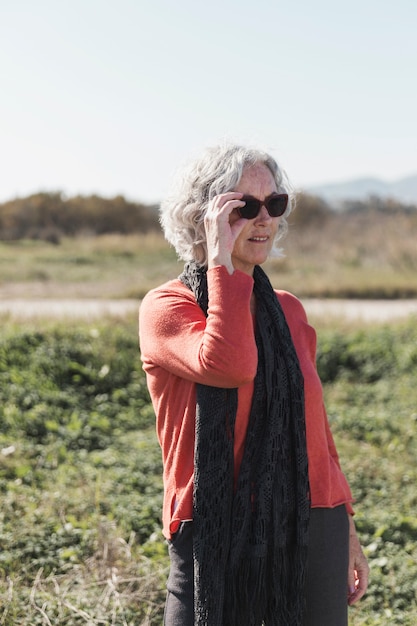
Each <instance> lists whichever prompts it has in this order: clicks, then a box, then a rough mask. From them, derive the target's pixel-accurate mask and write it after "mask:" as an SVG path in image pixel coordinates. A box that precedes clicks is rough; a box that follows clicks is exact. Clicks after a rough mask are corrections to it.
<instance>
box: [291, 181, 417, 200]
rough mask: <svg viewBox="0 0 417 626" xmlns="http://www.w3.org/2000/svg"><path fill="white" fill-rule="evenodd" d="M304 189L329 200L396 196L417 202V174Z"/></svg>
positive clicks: (396, 197)
mask: <svg viewBox="0 0 417 626" xmlns="http://www.w3.org/2000/svg"><path fill="white" fill-rule="evenodd" d="M302 191H305V192H307V193H311V194H313V195H315V196H320V197H321V198H324V199H325V200H327V201H328V202H332V203H334V202H338V201H343V200H362V199H366V198H368V197H369V196H379V197H380V198H394V199H395V200H398V201H400V202H402V203H405V204H417V174H415V175H413V176H407V177H406V178H401V179H399V180H396V181H393V182H387V181H384V180H380V179H378V178H356V179H353V180H347V181H344V182H340V183H328V184H323V185H314V186H312V187H308V188H304V189H303V190H302Z"/></svg>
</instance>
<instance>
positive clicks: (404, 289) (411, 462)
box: [0, 214, 417, 626]
mask: <svg viewBox="0 0 417 626" xmlns="http://www.w3.org/2000/svg"><path fill="white" fill-rule="evenodd" d="M415 239H416V220H415V216H414V215H397V216H394V215H377V216H376V215H374V216H372V215H371V214H369V215H367V216H360V215H349V216H348V215H345V216H338V217H337V218H336V217H335V218H334V219H333V218H331V217H330V218H327V219H326V220H325V221H324V222H323V223H322V224H320V225H319V226H318V225H317V224H316V225H312V226H311V227H308V228H307V227H304V228H302V229H299V228H297V224H296V223H294V224H293V225H290V232H289V235H288V237H287V239H286V240H285V241H284V242H283V247H284V251H285V255H286V256H285V257H284V258H282V259H277V260H270V261H268V262H267V264H266V269H267V272H268V274H269V275H270V277H271V280H272V283H273V285H274V286H275V287H277V288H283V289H289V290H290V291H292V292H294V293H295V294H296V295H298V296H299V297H301V298H307V297H332V298H346V297H350V298H378V299H380V298H382V299H384V298H414V297H417V249H416V248H417V247H416V245H415ZM181 269H182V263H179V262H178V261H177V259H176V256H175V253H174V251H173V250H172V249H171V248H170V247H169V246H168V244H167V243H166V242H165V241H164V239H163V237H162V235H160V234H156V233H155V234H150V235H146V236H144V235H133V234H132V235H125V236H121V235H105V236H98V237H76V238H62V239H61V240H60V243H58V244H52V243H46V242H44V241H42V242H41V241H32V240H23V241H20V242H0V298H1V299H7V298H11V299H12V298H19V299H20V298H23V299H31V298H39V297H40V298H51V299H55V298H58V299H64V298H65V299H67V298H97V299H104V298H106V299H108V298H114V299H125V298H129V299H130V298H132V299H134V300H138V301H139V300H140V299H141V298H142V297H143V295H144V294H145V293H146V292H147V291H148V290H149V289H150V288H152V287H154V286H155V285H157V284H160V283H162V282H163V281H165V280H168V279H169V278H173V277H175V276H177V275H178V274H179V273H180V272H181ZM0 321H1V327H2V332H1V334H0V426H1V428H0V494H1V501H2V506H1V507H0V626H16V625H17V624H19V626H20V625H21V626H51V625H52V626H55V625H56V626H58V625H64V624H65V625H66V626H78V625H80V626H81V625H84V624H89V625H91V626H92V625H104V626H160V624H161V623H162V613H163V604H164V595H165V591H164V585H165V578H166V575H167V568H168V559H167V550H166V545H165V542H164V541H163V538H162V535H161V531H160V529H161V519H160V515H161V503H162V500H161V498H162V481H161V457H160V451H159V448H158V445H157V442H156V437H155V430H154V415H153V410H152V406H151V404H150V402H149V396H148V392H147V389H146V384H145V379H144V375H143V372H142V368H141V361H140V354H139V349H138V339H137V331H138V329H137V315H133V314H132V315H130V314H129V315H127V316H126V317H117V318H111V317H103V318H102V319H95V320H90V321H89V320H83V321H78V320H77V321H72V322H70V323H68V321H65V322H64V321H54V320H51V319H47V318H45V319H43V318H39V317H38V318H36V320H35V319H34V320H26V321H25V322H22V320H14V319H13V317H12V316H7V315H4V316H3V317H1V318H0ZM312 321H313V323H314V325H315V326H316V327H317V330H318V338H319V352H318V367H319V371H320V375H321V377H322V380H323V382H324V388H325V396H326V403H327V408H328V412H329V418H330V420H331V423H332V428H333V432H334V435H335V439H336V442H337V445H338V449H339V452H340V456H341V461H342V465H343V467H344V470H345V472H346V474H347V476H348V479H349V482H350V483H351V486H352V490H353V492H354V495H355V497H356V499H357V502H356V504H355V508H356V512H357V515H356V523H357V527H358V530H359V533H360V535H361V537H362V542H363V545H364V549H365V552H366V554H367V556H368V559H369V561H370V565H371V584H370V588H369V592H368V594H367V596H366V597H365V598H364V599H363V601H362V602H361V603H360V604H359V605H358V606H357V607H355V608H352V609H350V626H391V625H396V624H403V625H405V626H415V624H416V615H417V548H416V546H417V521H416V520H417V491H416V488H415V485H416V483H417V469H416V458H417V438H416V436H417V386H416V384H415V381H416V376H417V330H416V329H417V325H416V321H417V320H416V318H413V317H410V318H409V320H407V321H404V322H402V323H399V322H398V323H397V322H396V323H389V324H382V323H378V324H376V323H372V324H371V323H366V324H365V323H364V322H358V321H356V322H352V321H349V320H346V319H342V318H340V319H335V318H332V319H329V320H327V319H326V318H324V317H322V316H320V317H318V318H317V319H313V320H312Z"/></svg>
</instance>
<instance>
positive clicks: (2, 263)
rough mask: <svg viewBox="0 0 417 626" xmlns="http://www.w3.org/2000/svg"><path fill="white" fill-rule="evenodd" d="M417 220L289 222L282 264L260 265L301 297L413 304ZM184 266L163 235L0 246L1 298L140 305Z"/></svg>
mask: <svg viewBox="0 0 417 626" xmlns="http://www.w3.org/2000/svg"><path fill="white" fill-rule="evenodd" d="M416 232H417V213H416V214H414V213H411V214H407V213H399V214H389V213H388V214H384V213H377V212H372V211H368V212H365V213H364V214H340V215H339V214H334V215H331V216H329V217H327V218H326V219H325V220H324V221H322V222H313V223H312V224H307V225H299V224H292V223H290V229H289V235H288V237H287V238H286V239H285V240H284V242H283V247H284V252H285V257H284V258H282V259H275V260H269V261H268V262H267V264H266V265H265V267H266V270H267V272H268V275H269V276H270V278H271V282H272V284H273V285H274V287H276V288H281V289H287V290H289V291H292V292H294V293H295V294H296V295H298V296H299V297H304V298H305V297H333V298H346V297H349V298H374V299H375V298H376V299H380V298H414V297H417V246H416V245H415V237H416V235H415V234H416ZM181 269H182V263H179V262H178V261H177V259H176V255H175V252H174V250H173V249H172V248H170V247H169V246H168V244H167V243H166V242H165V241H164V239H163V237H162V235H161V234H157V233H155V234H150V235H146V236H145V235H125V236H121V235H104V236H101V237H78V238H66V239H65V238H64V239H62V240H61V243H60V244H59V245H54V244H48V243H46V242H43V241H32V240H23V241H19V242H0V297H3V298H7V297H24V298H30V297H46V298H62V297H66V298H68V297H81V298H84V297H93V298H135V299H138V298H139V299H140V298H142V297H143V295H144V294H145V293H146V292H147V291H148V290H149V289H150V288H151V287H153V286H155V285H157V284H160V283H162V282H164V281H165V280H167V279H169V278H173V277H175V276H177V275H178V274H179V273H180V272H181Z"/></svg>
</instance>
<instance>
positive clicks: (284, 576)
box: [180, 263, 310, 626]
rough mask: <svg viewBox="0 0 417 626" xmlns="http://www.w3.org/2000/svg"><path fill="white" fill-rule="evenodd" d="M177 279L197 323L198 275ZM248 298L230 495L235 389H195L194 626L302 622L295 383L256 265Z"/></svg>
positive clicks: (301, 489) (300, 398)
mask: <svg viewBox="0 0 417 626" xmlns="http://www.w3.org/2000/svg"><path fill="white" fill-rule="evenodd" d="M180 280H181V281H182V282H183V283H184V284H185V285H187V286H188V287H189V288H190V289H191V290H192V291H193V292H194V294H195V297H196V300H197V302H198V304H199V305H200V307H201V308H202V310H203V311H204V313H205V314H206V315H207V310H208V304H209V303H208V290H207V277H206V272H205V271H204V270H203V269H201V268H198V267H197V266H196V265H195V264H194V263H189V264H187V265H186V266H185V268H184V272H183V274H181V276H180ZM254 293H255V297H256V331H255V337H256V344H257V348H258V371H257V374H256V378H255V383H254V394H253V401H252V408H251V412H250V417H249V424H248V430H247V435H246V442H245V451H244V455H243V459H242V463H241V467H240V472H239V477H238V481H237V486H236V489H234V487H233V471H234V458H233V440H234V425H235V417H236V410H237V389H223V388H220V387H210V386H206V385H202V384H197V412H196V433H195V434H196V437H195V451H194V453H195V459H194V496H193V498H194V500H193V551H194V624H195V626H261V625H262V624H264V625H265V626H299V625H300V624H301V623H302V613H303V604H304V601H303V597H304V593H303V587H304V573H305V564H306V557H307V543H308V521H309V510H310V503H309V484H308V470H307V451H306V440H305V421H304V381H303V377H302V373H301V370H300V366H299V362H298V358H297V355H296V352H295V348H294V345H293V342H292V339H291V335H290V331H289V329H288V326H287V323H286V320H285V316H284V313H283V311H282V309H281V306H280V304H279V302H278V299H277V297H276V294H275V292H274V290H273V288H272V286H271V283H270V282H269V279H268V278H267V276H266V274H265V273H264V272H263V270H262V269H261V268H260V267H259V266H256V267H255V270H254ZM224 314H225V315H227V311H225V312H224ZM242 341H245V338H244V337H242Z"/></svg>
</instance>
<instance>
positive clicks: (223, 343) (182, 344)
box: [139, 266, 258, 388]
mask: <svg viewBox="0 0 417 626" xmlns="http://www.w3.org/2000/svg"><path fill="white" fill-rule="evenodd" d="M207 282H208V295H209V308H208V315H207V317H206V316H205V315H204V313H203V311H202V310H201V308H200V307H199V306H198V304H197V302H196V300H195V297H194V294H193V293H192V292H191V291H190V290H189V289H188V288H187V287H185V286H184V285H183V284H182V283H181V282H180V281H178V280H177V281H171V282H170V283H167V284H166V285H164V286H163V287H160V288H158V289H155V290H152V291H151V292H149V293H148V294H147V296H145V298H144V300H143V302H142V304H141V307H140V319H139V334H140V348H141V353H142V360H143V363H144V368H145V370H147V369H148V370H149V368H151V367H154V366H157V367H161V368H164V369H165V370H167V371H168V372H169V373H171V374H174V375H175V376H178V377H180V378H184V379H186V380H190V381H192V382H195V383H203V384H206V385H211V386H217V387H223V388H232V387H239V386H241V385H243V384H246V383H248V382H250V381H252V380H253V379H254V378H255V375H256V369H257V359H258V356H257V349H256V342H255V336H254V330H253V321H252V316H251V313H250V298H251V295H252V290H253V279H252V277H250V276H248V275H246V274H244V273H243V272H240V271H238V270H236V271H235V272H234V273H233V274H232V275H230V274H229V273H228V272H227V270H226V268H224V267H223V266H219V267H215V268H213V269H211V270H209V271H208V273H207Z"/></svg>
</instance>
